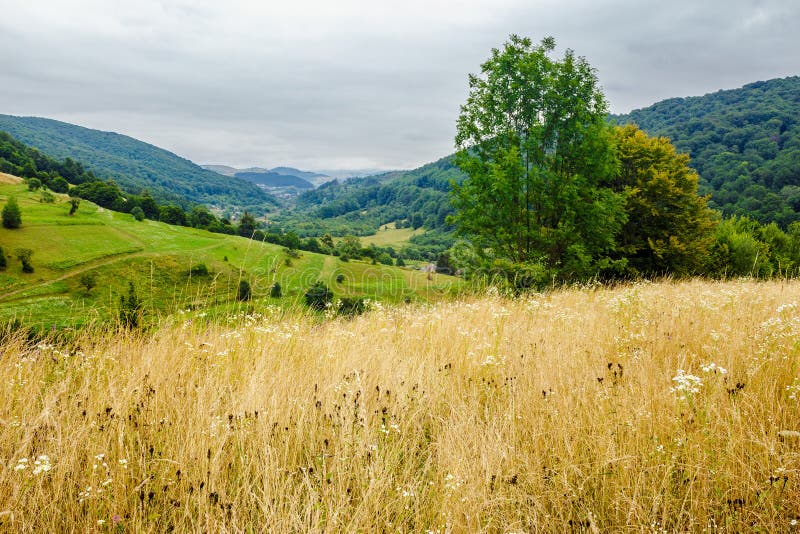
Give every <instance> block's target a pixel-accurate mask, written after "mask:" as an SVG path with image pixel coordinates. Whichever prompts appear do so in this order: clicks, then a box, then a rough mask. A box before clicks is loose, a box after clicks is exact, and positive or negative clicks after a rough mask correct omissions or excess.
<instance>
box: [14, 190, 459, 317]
mask: <svg viewBox="0 0 800 534" xmlns="http://www.w3.org/2000/svg"><path fill="white" fill-rule="evenodd" d="M0 178H2V177H0ZM11 194H13V195H14V196H15V197H16V199H17V201H18V203H19V205H20V208H21V211H22V227H21V228H20V229H17V230H7V229H5V228H0V247H2V248H3V249H4V251H5V254H6V257H7V258H8V260H9V264H8V267H7V268H6V269H5V270H0V322H3V321H10V320H14V319H16V320H20V321H21V322H23V323H24V324H34V325H39V326H47V327H49V326H50V325H51V324H55V325H60V326H66V325H74V324H76V323H78V324H79V323H83V322H86V321H89V320H94V319H106V318H109V317H114V314H115V313H116V310H117V308H118V306H119V298H120V295H121V294H123V293H124V292H125V291H127V288H128V282H129V281H132V282H134V283H135V285H136V287H137V289H138V291H139V293H140V296H141V297H142V299H143V300H144V301H145V303H146V307H147V308H149V310H150V313H152V314H154V315H157V314H163V313H172V312H175V311H176V310H180V309H185V308H194V307H198V306H199V307H204V308H206V309H208V310H210V311H213V310H215V309H220V310H221V312H225V311H226V310H228V309H229V308H230V307H231V306H234V307H235V306H236V305H237V304H235V303H234V302H233V300H234V297H235V295H236V291H237V288H238V283H239V280H240V279H245V280H248V281H249V282H250V284H251V286H252V290H253V294H254V297H255V299H256V300H255V301H254V305H255V306H256V307H257V306H262V305H266V304H277V305H280V306H292V305H295V304H297V303H299V302H301V301H302V297H303V294H304V292H305V291H306V290H307V289H308V287H309V286H311V285H312V284H313V283H314V282H316V281H317V280H322V281H324V282H325V283H327V284H328V285H329V286H330V287H331V289H332V290H333V291H334V293H335V294H336V295H337V296H368V297H370V298H374V299H378V300H383V301H387V302H393V301H398V300H403V299H406V298H409V299H412V300H416V299H423V300H425V299H428V298H437V295H442V294H446V293H447V292H448V291H449V290H450V289H455V288H457V287H458V286H459V285H460V284H461V283H462V282H461V281H459V280H457V279H455V278H450V277H446V276H443V275H436V277H435V279H434V280H433V281H429V280H428V279H427V276H426V275H425V274H423V273H421V272H419V271H415V270H412V269H401V268H397V267H388V266H383V265H370V264H368V263H363V262H359V261H349V262H342V261H340V260H339V259H338V258H335V257H333V256H326V255H322V254H314V253H310V252H300V253H299V256H297V257H294V256H290V255H287V253H286V252H285V250H284V249H283V247H279V246H276V245H271V244H267V243H260V242H257V241H253V240H249V239H244V238H241V237H236V236H229V235H223V234H214V233H210V232H207V231H204V230H198V229H192V228H185V227H180V226H172V225H167V224H164V223H160V222H155V221H150V220H144V221H141V222H138V221H136V220H135V219H134V218H133V216H131V215H129V214H124V213H117V212H113V211H110V210H107V209H103V208H99V207H98V206H96V205H94V204H92V203H90V202H88V201H83V202H81V204H80V207H79V209H78V211H77V213H76V214H75V215H74V216H69V215H68V211H69V205H68V200H67V197H66V196H65V195H55V196H56V202H55V203H53V204H47V203H42V202H40V201H39V196H38V194H37V193H34V192H29V191H28V190H27V187H26V186H25V185H24V184H21V183H16V182H15V180H14V179H13V178H9V179H6V178H2V179H0V208H2V206H4V205H5V203H6V201H7V199H8V196H9V195H11ZM19 248H29V249H31V250H32V252H33V255H32V264H33V266H34V268H35V272H34V273H31V274H24V273H22V272H21V264H20V262H19V261H18V260H17V259H16V256H15V254H16V250H17V249H19ZM200 264H203V265H204V266H205V267H206V268H207V270H208V271H209V272H208V274H204V273H196V274H195V275H192V276H190V275H189V271H190V270H191V269H192V268H193V267H198V266H199V265H200ZM84 274H92V275H94V276H95V277H96V281H97V287H95V288H94V289H92V290H91V291H86V290H85V288H84V287H83V286H82V283H81V275H84ZM340 274H341V275H343V277H344V278H343V280H342V281H341V282H337V281H336V278H337V276H338V275H340ZM274 282H279V283H280V284H281V286H282V288H283V294H284V297H283V298H282V299H269V298H267V295H268V294H269V291H270V288H271V286H272V284H273V283H274Z"/></svg>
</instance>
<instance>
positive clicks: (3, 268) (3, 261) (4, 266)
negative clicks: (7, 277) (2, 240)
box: [0, 247, 8, 271]
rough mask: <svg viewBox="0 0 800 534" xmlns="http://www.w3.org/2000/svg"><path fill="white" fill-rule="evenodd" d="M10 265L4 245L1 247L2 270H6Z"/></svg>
mask: <svg viewBox="0 0 800 534" xmlns="http://www.w3.org/2000/svg"><path fill="white" fill-rule="evenodd" d="M7 266H8V260H7V259H6V253H5V252H4V251H3V247H0V271H4V270H5V269H6V267H7Z"/></svg>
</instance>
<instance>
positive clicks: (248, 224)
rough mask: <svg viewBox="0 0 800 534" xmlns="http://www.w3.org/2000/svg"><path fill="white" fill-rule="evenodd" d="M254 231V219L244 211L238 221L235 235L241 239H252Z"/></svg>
mask: <svg viewBox="0 0 800 534" xmlns="http://www.w3.org/2000/svg"><path fill="white" fill-rule="evenodd" d="M255 231H256V219H255V217H253V216H252V215H250V214H249V213H247V212H246V211H245V212H244V214H243V215H242V218H241V219H240V220H239V228H238V231H237V233H238V234H239V235H240V236H242V237H252V235H253V233H254V232H255Z"/></svg>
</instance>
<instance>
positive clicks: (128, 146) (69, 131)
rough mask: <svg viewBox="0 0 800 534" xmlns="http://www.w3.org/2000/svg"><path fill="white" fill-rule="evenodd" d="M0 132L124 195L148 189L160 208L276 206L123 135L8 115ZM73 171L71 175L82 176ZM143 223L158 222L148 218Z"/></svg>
mask: <svg viewBox="0 0 800 534" xmlns="http://www.w3.org/2000/svg"><path fill="white" fill-rule="evenodd" d="M0 130H5V131H6V132H9V133H10V134H11V135H13V136H14V137H16V138H17V139H19V140H20V141H22V142H23V143H26V144H29V145H31V146H34V147H36V148H37V149H39V150H41V151H43V152H45V153H47V154H50V155H51V156H53V157H56V158H76V159H78V160H80V161H83V162H85V163H86V164H87V165H88V166H89V167H91V169H92V170H93V171H94V172H96V173H97V174H99V175H101V176H113V177H114V179H115V180H116V181H117V182H118V183H119V184H120V185H121V186H122V187H123V188H125V189H126V190H129V191H132V192H134V193H137V192H142V191H143V190H145V189H149V190H150V191H151V193H152V194H153V196H154V197H155V198H156V199H158V200H159V201H160V202H162V203H175V204H178V205H181V207H183V208H189V207H190V204H193V203H203V204H210V205H219V206H241V207H251V208H252V209H253V210H256V211H257V212H262V211H264V210H265V209H268V208H270V207H274V206H277V205H278V202H277V200H276V199H275V198H274V197H272V196H271V195H269V194H268V193H266V192H265V191H264V190H263V189H261V188H259V187H258V186H257V185H255V184H252V183H250V182H247V181H245V180H241V179H239V178H235V177H225V178H223V177H222V176H220V175H219V174H217V173H214V172H211V171H208V170H206V169H203V168H201V167H199V166H198V165H195V164H194V163H192V162H191V161H189V160H187V159H184V158H181V157H179V156H176V155H175V154H172V153H171V152H167V151H166V150H163V149H161V148H158V147H155V146H153V145H149V144H147V143H143V142H141V141H138V140H136V139H133V138H131V137H127V136H124V135H119V134H116V133H110V132H101V131H97V130H91V129H88V128H82V127H80V126H76V125H73V124H67V123H64V122H59V121H54V120H50V119H42V118H36V117H13V116H9V115H0ZM0 156H2V152H0ZM35 163H37V164H38V163H39V162H38V161H36V162H35ZM75 167H76V168H75V170H76V171H77V170H84V169H83V168H82V167H80V166H77V165H76V166H75ZM0 170H2V169H0ZM38 170H39V171H42V170H49V169H42V168H41V167H40V168H39V169H38ZM3 172H8V171H3ZM12 174H14V173H12ZM59 174H61V175H62V176H63V177H64V178H66V179H67V181H69V182H70V183H77V182H75V181H73V179H72V177H71V176H70V175H68V174H65V173H63V172H61V173H59ZM21 176H26V175H21ZM145 213H147V210H145ZM148 217H149V218H153V219H155V218H157V216H151V215H150V214H148Z"/></svg>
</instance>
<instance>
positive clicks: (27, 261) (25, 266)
mask: <svg viewBox="0 0 800 534" xmlns="http://www.w3.org/2000/svg"><path fill="white" fill-rule="evenodd" d="M14 252H15V253H16V256H17V259H18V260H19V261H21V262H22V272H23V273H32V272H33V265H32V264H31V256H33V251H32V250H31V249H29V248H18V249H17V250H15V251H14Z"/></svg>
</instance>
